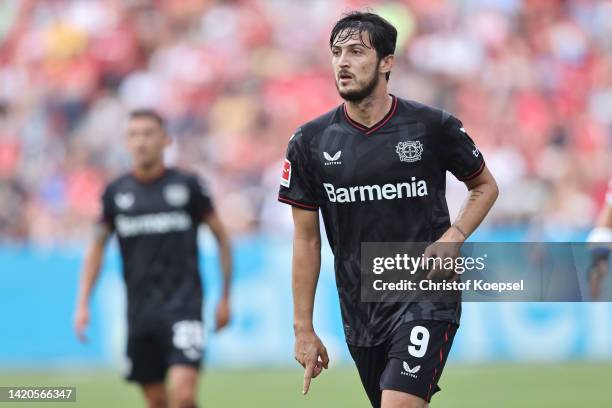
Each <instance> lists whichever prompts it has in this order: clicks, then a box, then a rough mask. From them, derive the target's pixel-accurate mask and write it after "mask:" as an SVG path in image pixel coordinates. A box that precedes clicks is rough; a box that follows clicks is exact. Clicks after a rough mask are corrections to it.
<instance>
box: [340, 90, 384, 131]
mask: <svg viewBox="0 0 612 408" xmlns="http://www.w3.org/2000/svg"><path fill="white" fill-rule="evenodd" d="M392 104H393V98H392V97H391V95H389V94H388V93H387V87H386V86H384V87H380V88H377V89H376V90H375V91H374V92H372V94H371V95H370V96H368V97H366V98H364V99H362V100H361V101H358V102H350V101H347V102H346V113H347V114H348V115H349V117H350V118H351V119H352V120H353V121H355V122H357V123H359V124H361V125H364V126H366V127H371V126H372V125H375V124H376V123H378V122H380V121H381V120H382V119H383V118H384V117H385V115H387V113H389V111H390V110H391V105H392Z"/></svg>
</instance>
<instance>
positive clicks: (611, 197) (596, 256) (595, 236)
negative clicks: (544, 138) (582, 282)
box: [587, 179, 612, 300]
mask: <svg viewBox="0 0 612 408" xmlns="http://www.w3.org/2000/svg"><path fill="white" fill-rule="evenodd" d="M587 241H588V242H589V243H590V244H589V245H590V247H591V252H592V255H591V265H590V267H589V287H590V288H591V298H592V299H593V300H597V299H599V298H600V296H601V288H602V286H603V281H604V279H605V278H606V276H608V261H609V258H610V248H611V246H612V244H611V243H612V179H610V181H609V182H608V192H607V193H606V201H605V203H604V206H603V208H602V210H601V213H600V214H599V217H598V218H597V223H596V225H595V228H593V230H592V231H591V233H590V234H589V236H588V238H587Z"/></svg>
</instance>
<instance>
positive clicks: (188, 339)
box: [126, 320, 204, 384]
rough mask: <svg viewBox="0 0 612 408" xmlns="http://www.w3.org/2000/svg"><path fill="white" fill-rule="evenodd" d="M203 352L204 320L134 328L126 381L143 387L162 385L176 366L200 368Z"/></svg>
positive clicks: (128, 355)
mask: <svg viewBox="0 0 612 408" xmlns="http://www.w3.org/2000/svg"><path fill="white" fill-rule="evenodd" d="M203 352H204V330H203V325H202V321H201V320H173V321H169V322H167V323H160V324H157V325H155V326H154V327H150V328H147V329H143V328H139V329H138V330H135V329H133V328H130V330H129V334H128V342H127V358H128V364H127V366H128V367H127V374H126V379H127V380H128V381H134V382H138V383H141V384H150V383H157V382H162V381H164V379H165V377H166V372H167V371H168V368H169V367H170V366H172V365H176V364H186V365H190V366H192V367H194V368H196V369H199V368H200V365H201V362H202V356H203Z"/></svg>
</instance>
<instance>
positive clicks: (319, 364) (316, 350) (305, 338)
mask: <svg viewBox="0 0 612 408" xmlns="http://www.w3.org/2000/svg"><path fill="white" fill-rule="evenodd" d="M295 359H296V360H297V362H298V363H300V364H301V365H302V367H304V385H303V388H302V393H303V394H307V393H308V389H309V388H310V381H311V380H312V379H313V378H316V377H317V376H318V375H319V374H321V371H323V369H324V368H325V369H327V367H328V365H329V357H328V356H327V349H326V348H325V346H324V345H323V342H322V341H321V339H319V336H317V335H316V333H315V332H314V331H312V330H309V331H300V332H297V331H296V334H295Z"/></svg>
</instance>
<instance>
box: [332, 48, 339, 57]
mask: <svg viewBox="0 0 612 408" xmlns="http://www.w3.org/2000/svg"><path fill="white" fill-rule="evenodd" d="M332 55H333V56H334V57H337V56H338V55H340V50H338V49H334V50H332Z"/></svg>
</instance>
